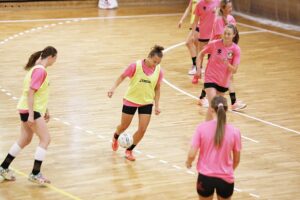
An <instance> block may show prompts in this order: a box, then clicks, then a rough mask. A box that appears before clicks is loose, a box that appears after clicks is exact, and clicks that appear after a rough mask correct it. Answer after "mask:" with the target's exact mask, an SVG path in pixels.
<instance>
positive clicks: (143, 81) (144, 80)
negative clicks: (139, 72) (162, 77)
mask: <svg viewBox="0 0 300 200" xmlns="http://www.w3.org/2000/svg"><path fill="white" fill-rule="evenodd" d="M139 82H140V83H151V81H149V80H146V79H141V80H140V81H139Z"/></svg>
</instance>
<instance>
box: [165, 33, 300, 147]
mask: <svg viewBox="0 0 300 200" xmlns="http://www.w3.org/2000/svg"><path fill="white" fill-rule="evenodd" d="M263 31H265V30H263ZM253 32H254V33H256V32H255V31H253ZM242 33H243V32H241V34H242ZM250 33H251V31H250V32H247V34H250ZM244 34H246V33H244ZM183 44H185V43H184V42H181V43H179V44H175V45H173V46H170V47H168V48H166V49H165V50H164V53H167V52H168V51H170V50H172V49H174V48H176V47H179V46H181V45H183ZM163 82H164V83H166V84H167V85H169V86H170V87H171V88H173V89H175V90H177V91H178V92H180V93H182V94H185V95H187V96H189V97H191V98H193V99H198V97H196V96H194V95H192V94H190V93H188V92H186V91H184V90H181V89H180V88H178V87H177V86H175V85H173V84H172V83H170V82H169V81H167V80H166V79H163ZM233 113H235V114H238V115H241V116H244V117H246V118H249V119H253V120H256V121H259V122H262V123H264V124H267V125H270V126H274V127H277V128H280V129H283V130H286V131H288V132H293V133H296V134H298V135H300V132H299V131H296V130H293V129H290V128H286V127H284V126H281V125H278V124H274V123H272V122H268V121H266V120H263V119H259V118H257V117H253V116H251V115H247V114H245V113H240V112H233ZM242 137H243V138H245V139H247V140H251V141H253V142H256V143H258V141H256V140H253V139H250V138H247V137H244V136H242Z"/></svg>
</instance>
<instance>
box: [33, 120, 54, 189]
mask: <svg viewBox="0 0 300 200" xmlns="http://www.w3.org/2000/svg"><path fill="white" fill-rule="evenodd" d="M32 130H34V132H35V133H36V134H37V136H38V137H39V140H40V142H39V145H38V147H37V148H36V151H35V155H34V165H33V169H32V173H31V174H30V175H29V180H30V181H32V182H36V183H39V184H44V183H50V181H49V180H48V179H47V178H46V177H44V176H43V175H42V174H41V173H40V171H41V166H42V163H43V161H44V159H45V157H46V152H47V148H48V146H49V144H50V141H51V138H50V134H49V131H48V127H47V124H46V121H45V119H44V118H43V117H39V118H37V119H36V120H35V123H34V126H33V127H32Z"/></svg>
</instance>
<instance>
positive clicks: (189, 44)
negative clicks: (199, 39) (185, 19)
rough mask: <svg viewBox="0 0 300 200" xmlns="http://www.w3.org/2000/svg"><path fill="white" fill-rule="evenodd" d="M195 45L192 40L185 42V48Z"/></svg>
mask: <svg viewBox="0 0 300 200" xmlns="http://www.w3.org/2000/svg"><path fill="white" fill-rule="evenodd" d="M192 44H193V40H192V39H188V40H187V41H185V46H187V47H189V46H191V45H192Z"/></svg>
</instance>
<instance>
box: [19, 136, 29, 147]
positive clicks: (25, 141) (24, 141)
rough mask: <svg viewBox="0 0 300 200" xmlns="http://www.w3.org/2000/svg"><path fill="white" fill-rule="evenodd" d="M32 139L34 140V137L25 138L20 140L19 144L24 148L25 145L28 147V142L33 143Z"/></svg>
mask: <svg viewBox="0 0 300 200" xmlns="http://www.w3.org/2000/svg"><path fill="white" fill-rule="evenodd" d="M31 140H32V137H28V138H23V139H21V140H19V141H18V145H19V146H20V147H21V148H22V149H23V148H24V147H26V146H27V145H28V144H30V143H31Z"/></svg>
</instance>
